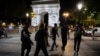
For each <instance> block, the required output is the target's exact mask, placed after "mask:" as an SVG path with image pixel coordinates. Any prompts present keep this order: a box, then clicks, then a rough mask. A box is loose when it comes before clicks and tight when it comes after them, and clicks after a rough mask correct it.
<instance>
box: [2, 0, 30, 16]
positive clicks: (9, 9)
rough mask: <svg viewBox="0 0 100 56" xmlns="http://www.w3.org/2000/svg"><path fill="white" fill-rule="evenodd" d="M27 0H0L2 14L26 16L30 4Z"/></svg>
mask: <svg viewBox="0 0 100 56" xmlns="http://www.w3.org/2000/svg"><path fill="white" fill-rule="evenodd" d="M26 1H27V0H0V16H10V17H21V18H22V17H25V13H26V11H27V5H28V4H27V3H26ZM28 1H29V0H28ZM28 1H27V2H28Z"/></svg>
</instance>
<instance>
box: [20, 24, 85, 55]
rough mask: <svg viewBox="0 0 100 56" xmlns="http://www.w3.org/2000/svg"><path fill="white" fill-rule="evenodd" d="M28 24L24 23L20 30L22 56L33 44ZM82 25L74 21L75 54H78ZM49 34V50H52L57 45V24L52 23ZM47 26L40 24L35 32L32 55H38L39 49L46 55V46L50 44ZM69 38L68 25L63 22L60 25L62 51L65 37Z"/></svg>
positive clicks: (65, 40)
mask: <svg viewBox="0 0 100 56" xmlns="http://www.w3.org/2000/svg"><path fill="white" fill-rule="evenodd" d="M28 27H29V26H28V25H26V26H25V27H24V28H23V30H22V31H21V41H22V48H21V56H24V52H25V50H27V52H26V56H29V52H30V50H31V46H32V45H33V44H34V43H33V42H32V41H31V39H30V34H31V33H30V32H29V31H28ZM82 31H83V29H82V27H81V24H80V23H79V22H77V23H76V25H75V34H74V51H75V53H74V54H75V55H78V51H79V47H80V43H81V35H82ZM51 35H52V41H53V43H52V46H51V48H50V51H53V50H54V47H56V48H57V47H58V45H57V44H56V38H57V36H58V37H59V34H58V27H57V24H54V27H53V28H52V30H51ZM48 37H49V33H48V27H47V25H44V24H40V26H39V30H38V31H37V32H36V34H35V41H36V50H35V53H34V56H38V54H39V51H40V50H42V51H43V53H44V55H45V56H48V52H47V46H50V45H49V43H48ZM68 38H69V28H68V25H67V24H66V23H65V24H64V25H63V26H62V27H61V39H62V47H61V49H62V51H65V46H66V45H67V39H68Z"/></svg>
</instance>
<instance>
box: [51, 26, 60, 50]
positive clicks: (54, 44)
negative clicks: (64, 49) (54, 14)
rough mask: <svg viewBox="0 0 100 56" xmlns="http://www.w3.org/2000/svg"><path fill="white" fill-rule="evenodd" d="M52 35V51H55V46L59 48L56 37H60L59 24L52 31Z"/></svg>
mask: <svg viewBox="0 0 100 56" xmlns="http://www.w3.org/2000/svg"><path fill="white" fill-rule="evenodd" d="M51 34H52V40H53V44H52V47H51V49H50V51H53V49H54V46H56V47H57V45H56V35H57V36H58V37H59V35H58V32H57V24H54V27H53V28H52V30H51Z"/></svg>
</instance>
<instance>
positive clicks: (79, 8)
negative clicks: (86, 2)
mask: <svg viewBox="0 0 100 56" xmlns="http://www.w3.org/2000/svg"><path fill="white" fill-rule="evenodd" d="M82 7H83V4H82V3H81V2H80V3H78V4H77V9H78V10H79V19H78V20H79V22H80V11H81V9H82Z"/></svg>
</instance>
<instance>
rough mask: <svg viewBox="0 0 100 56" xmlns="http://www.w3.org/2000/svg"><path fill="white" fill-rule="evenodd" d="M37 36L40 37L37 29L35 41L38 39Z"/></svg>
mask: <svg viewBox="0 0 100 56" xmlns="http://www.w3.org/2000/svg"><path fill="white" fill-rule="evenodd" d="M39 37H40V33H39V31H37V32H36V34H35V41H38V40H39Z"/></svg>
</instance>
